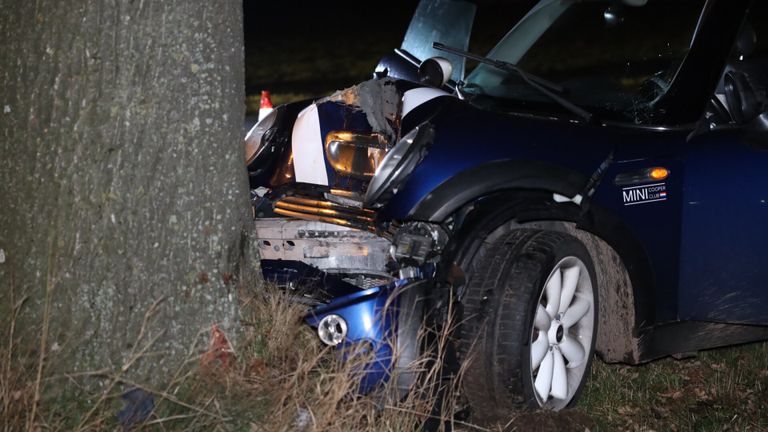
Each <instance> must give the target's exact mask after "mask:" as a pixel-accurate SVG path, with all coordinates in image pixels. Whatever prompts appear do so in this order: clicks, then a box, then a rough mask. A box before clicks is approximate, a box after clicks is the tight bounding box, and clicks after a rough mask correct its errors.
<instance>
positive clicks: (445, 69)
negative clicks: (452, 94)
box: [419, 57, 453, 88]
mask: <svg viewBox="0 0 768 432" xmlns="http://www.w3.org/2000/svg"><path fill="white" fill-rule="evenodd" d="M452 73H453V66H451V62H450V61H448V59H446V58H444V57H430V58H428V59H426V60H424V61H423V62H421V65H420V66H419V81H420V82H421V83H422V84H426V85H428V86H432V87H438V88H439V87H442V86H444V85H445V84H446V83H447V82H448V80H449V79H451V74H452Z"/></svg>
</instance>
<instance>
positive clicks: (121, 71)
mask: <svg viewBox="0 0 768 432" xmlns="http://www.w3.org/2000/svg"><path fill="white" fill-rule="evenodd" d="M0 9H2V11H3V13H2V14H0V44H2V55H0V83H1V84H2V91H1V92H0V140H1V142H0V154H1V155H2V156H0V157H1V158H2V159H1V160H0V249H1V251H0V261H2V263H0V290H2V291H0V293H2V295H1V296H0V313H2V320H3V322H4V323H6V324H7V322H6V317H9V316H10V315H9V313H10V310H11V308H12V304H11V302H12V301H13V302H17V301H19V300H20V299H22V298H23V296H28V297H27V300H26V302H25V303H24V305H23V307H22V308H21V315H20V317H19V318H18V319H17V320H16V323H15V327H16V336H17V338H18V339H19V340H21V342H22V346H21V348H19V349H23V348H25V347H26V348H28V349H30V350H33V351H27V352H28V353H31V357H32V358H33V359H34V365H35V367H37V366H38V365H39V364H42V365H43V367H42V368H41V372H42V376H43V377H45V376H50V375H55V374H59V373H63V372H78V371H95V370H102V369H107V370H110V371H117V372H119V371H121V368H125V369H127V371H126V372H125V376H127V377H131V379H132V380H140V381H141V382H143V383H148V384H150V385H159V384H160V383H164V382H167V381H168V380H169V379H170V377H171V376H172V375H173V373H174V371H176V368H177V367H179V365H180V364H181V363H182V362H183V361H184V359H185V358H186V356H187V354H188V352H189V351H190V347H191V346H193V344H195V343H197V344H198V348H197V349H193V350H192V352H193V353H197V354H199V353H200V350H201V349H203V348H205V345H203V346H202V347H201V346H200V345H199V344H201V343H202V344H207V343H208V340H209V338H210V334H211V328H212V325H214V324H216V325H217V326H218V327H219V328H220V329H222V330H223V331H224V332H225V333H226V334H227V335H228V336H230V338H231V336H232V333H233V332H234V331H235V330H236V328H237V324H238V322H237V320H238V315H237V298H236V297H237V296H236V294H237V293H236V289H237V287H238V286H239V284H242V283H245V282H246V280H245V279H246V278H247V276H248V273H247V271H246V269H247V268H249V266H247V265H245V262H244V260H245V258H246V255H247V254H246V252H247V241H248V233H249V223H250V208H249V204H248V184H247V177H246V171H245V167H244V161H243V159H244V156H243V145H242V142H243V134H242V128H243V115H244V108H243V101H244V94H243V81H244V78H243V42H242V38H243V29H242V3H241V2H240V1H238V0H218V1H216V0H215V1H210V0H168V1H166V0H164V1H146V0H76V1H61V0H37V1H29V2H27V1H17V0H0ZM153 305H154V306H153ZM145 318H147V319H145ZM6 330H7V329H6ZM41 354H42V355H41ZM40 359H42V360H43V361H42V363H41V362H40ZM134 360H135V361H134ZM126 365H129V367H128V366H126ZM38 379H39V378H38ZM43 381H44V382H45V380H43Z"/></svg>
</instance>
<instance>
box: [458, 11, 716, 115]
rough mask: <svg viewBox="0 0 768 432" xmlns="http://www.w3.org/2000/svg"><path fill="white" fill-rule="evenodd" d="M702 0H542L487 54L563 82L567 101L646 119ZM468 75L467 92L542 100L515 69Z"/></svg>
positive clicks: (683, 50)
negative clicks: (632, 1) (632, 2)
mask: <svg viewBox="0 0 768 432" xmlns="http://www.w3.org/2000/svg"><path fill="white" fill-rule="evenodd" d="M640 3H642V2H640ZM703 3H704V1H703V0H678V1H674V2H670V1H668V0H649V1H648V2H647V3H646V4H645V5H643V6H640V7H638V6H629V5H626V4H623V3H622V2H618V1H583V2H574V1H552V2H543V3H542V4H540V5H539V6H538V7H537V9H535V10H533V11H532V12H531V13H529V14H528V16H526V18H524V19H523V20H522V21H521V22H520V23H519V24H518V25H517V26H516V27H515V28H514V29H513V30H512V31H510V33H508V34H507V35H506V36H505V38H504V39H503V40H502V41H500V42H499V44H498V45H497V46H496V47H495V48H494V49H493V50H492V51H491V53H490V54H489V56H491V57H493V58H497V59H501V60H504V61H507V62H511V63H515V64H517V65H518V66H520V67H521V68H522V69H523V70H525V71H527V72H530V73H532V74H535V75H539V76H541V77H544V78H546V79H548V80H550V81H553V82H555V83H558V84H561V85H562V86H563V87H565V88H566V89H567V91H566V93H565V96H566V97H568V98H569V99H570V100H571V101H573V102H575V103H577V104H579V105H581V106H584V107H586V108H590V109H592V110H593V111H596V112H599V113H600V114H602V115H603V116H604V117H607V118H611V119H616V120H623V121H631V122H634V123H646V122H648V121H649V119H650V115H649V111H652V110H653V103H654V101H656V100H657V99H658V98H660V97H661V96H662V95H663V94H664V92H665V91H666V89H667V88H668V86H669V84H670V82H671V80H672V78H673V77H674V75H675V72H676V71H677V69H678V68H679V66H680V64H681V63H682V61H683V59H684V58H685V55H686V54H687V52H688V50H689V47H690V43H691V40H692V38H693V34H694V32H695V29H696V25H697V22H698V19H699V15H700V13H701V10H702V7H703ZM466 81H467V83H468V84H469V85H468V90H469V91H470V92H472V91H474V92H475V93H479V94H483V95H488V96H493V97H498V98H506V99H513V100H523V101H537V102H546V101H547V97H546V96H544V95H542V94H541V93H540V92H538V91H536V90H535V89H532V88H530V86H527V85H525V83H523V82H522V81H521V80H520V78H519V77H518V76H517V75H514V74H509V73H506V72H502V71H500V70H498V69H495V68H492V67H490V66H487V65H481V66H478V67H477V68H476V69H475V70H474V71H473V72H472V74H470V76H468V77H467V80H466ZM473 89H474V90H473Z"/></svg>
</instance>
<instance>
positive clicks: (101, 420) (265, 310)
mask: <svg viewBox="0 0 768 432" xmlns="http://www.w3.org/2000/svg"><path fill="white" fill-rule="evenodd" d="M11 295H13V293H11ZM14 300H16V303H15V305H16V307H15V308H14V312H13V313H12V314H11V315H10V316H9V317H8V321H7V323H6V324H8V327H7V329H9V331H8V335H7V336H8V338H7V339H6V341H5V342H4V343H3V347H2V364H0V366H1V369H0V370H2V377H3V380H2V388H0V393H1V395H0V396H2V402H3V405H2V406H3V411H2V416H1V417H2V421H3V430H8V431H10V430H76V431H86V430H115V429H118V430H119V429H121V428H122V426H121V425H120V423H119V422H118V420H117V416H116V414H117V413H118V412H119V411H120V410H121V409H122V408H123V406H124V402H123V401H122V400H121V395H122V394H123V393H124V392H125V391H126V390H128V389H131V388H140V389H142V390H144V391H145V392H147V393H148V394H151V395H152V396H153V397H154V403H155V407H154V410H153V412H152V414H151V415H150V416H149V417H148V418H146V419H145V420H144V421H143V423H142V424H140V425H135V429H137V430H138V429H140V430H159V431H165V430H193V431H194V430H200V431H203V430H204V431H210V430H222V431H224V430H252V431H306V432H310V431H353V430H354V431H413V430H416V429H417V428H418V425H420V424H422V423H423V422H424V421H425V420H427V419H429V418H431V416H434V415H435V413H438V414H436V415H437V416H438V417H437V421H436V424H442V423H446V424H451V422H452V423H453V427H454V430H482V429H479V428H473V427H471V426H469V425H462V423H461V422H459V421H457V420H455V419H454V418H453V417H454V416H453V413H454V411H455V410H456V409H457V405H456V403H455V399H456V398H455V397H454V393H455V390H456V388H455V387H454V386H456V385H458V380H446V379H444V378H443V377H442V374H441V369H440V365H441V364H442V359H441V356H442V355H443V354H444V353H445V350H446V348H447V346H448V343H449V340H448V332H447V331H444V332H439V333H437V334H436V336H434V333H433V339H434V346H435V349H434V350H431V351H430V355H425V356H423V357H422V358H419V359H418V360H417V361H416V362H414V364H413V368H414V369H415V370H418V371H419V372H420V377H421V378H420V379H419V380H418V381H417V384H416V389H415V391H413V392H411V393H410V394H409V395H408V396H405V397H404V398H400V397H399V393H398V391H397V389H396V388H395V387H394V385H387V386H384V387H383V388H381V389H380V390H377V391H375V392H374V393H372V394H369V395H366V396H362V395H359V394H357V391H356V389H357V388H358V386H359V385H360V380H361V378H362V374H361V371H362V370H363V366H364V365H365V364H366V362H368V361H369V360H370V357H369V355H368V354H366V353H364V352H362V351H355V349H354V348H350V349H348V350H347V351H345V352H344V353H343V354H342V351H340V350H337V349H334V348H329V347H326V346H324V345H323V344H322V343H321V342H320V341H319V339H318V338H317V336H316V334H315V333H314V331H313V330H312V329H310V328H308V327H307V326H306V325H305V324H304V323H303V320H302V318H303V316H304V314H305V313H306V310H305V308H304V307H303V306H301V305H299V304H296V303H294V302H292V301H291V300H290V299H289V298H288V297H286V296H285V295H283V294H282V293H281V292H280V291H278V290H275V289H268V290H266V291H265V292H263V293H259V294H258V295H255V296H254V297H253V298H252V299H250V300H249V301H247V302H246V303H245V305H244V310H245V311H248V317H247V319H245V320H244V325H245V327H246V329H247V331H246V333H247V334H248V336H247V338H246V339H245V340H243V341H241V342H240V343H239V344H238V345H237V346H236V347H235V351H236V353H237V357H236V358H235V359H232V360H234V361H232V362H224V363H222V362H213V363H211V362H202V363H201V359H204V358H205V355H206V353H205V352H204V350H203V349H201V347H199V346H191V347H190V350H189V355H188V358H187V361H186V362H185V366H184V367H182V368H180V369H179V370H178V371H177V373H176V374H174V376H173V377H171V380H170V383H169V385H168V386H167V387H165V388H161V389H156V388H148V387H146V386H143V385H141V384H140V383H136V382H132V381H131V380H130V379H128V378H126V377H127V376H128V374H127V372H128V371H129V370H130V368H131V367H132V365H133V364H134V363H135V362H136V361H137V360H138V359H140V358H142V356H144V354H145V353H146V352H147V351H148V350H149V348H150V347H151V346H152V344H153V342H154V340H153V339H148V338H146V337H145V336H144V335H143V334H139V335H138V336H137V338H136V343H135V344H134V346H135V347H137V348H136V351H135V352H134V353H133V355H132V356H130V358H129V359H128V360H127V361H126V363H125V364H124V365H123V366H122V367H121V368H120V369H118V370H114V371H110V370H101V371H92V372H86V373H78V374H69V375H66V376H57V377H45V374H44V373H41V374H39V375H40V376H41V378H40V379H39V380H38V379H37V375H38V373H37V372H38V370H41V367H36V366H39V364H40V361H41V360H40V357H39V356H30V357H29V358H22V356H21V352H20V350H18V346H19V345H18V342H19V341H18V340H17V339H15V337H16V336H15V334H14V326H15V322H16V317H17V316H18V314H19V313H20V311H21V310H22V307H23V299H18V300H17V299H14ZM153 310H154V308H152V309H151V310H149V311H147V313H146V314H145V320H144V322H145V323H148V322H149V321H150V320H152V319H153V317H154V313H153ZM24 365H26V367H25V366H24ZM29 366H32V367H29ZM42 369H44V367H42ZM95 379H97V380H100V382H103V383H105V384H104V386H103V387H102V391H100V392H98V393H94V392H93V391H92V390H88V389H89V388H92V387H89V386H88V385H87V383H88V382H89V380H95ZM395 380H396V376H393V377H392V379H391V380H390V382H394V381H395ZM446 383H449V384H446ZM52 388H58V389H59V390H61V389H62V388H63V389H65V390H64V391H58V392H57V394H58V396H56V397H55V398H53V397H48V396H47V395H46V392H45V391H46V389H52ZM62 395H63V396H62ZM35 401H36V402H35ZM436 404H437V406H439V407H436ZM31 413H34V416H33V415H32V414H31ZM440 428H441V429H442V427H440Z"/></svg>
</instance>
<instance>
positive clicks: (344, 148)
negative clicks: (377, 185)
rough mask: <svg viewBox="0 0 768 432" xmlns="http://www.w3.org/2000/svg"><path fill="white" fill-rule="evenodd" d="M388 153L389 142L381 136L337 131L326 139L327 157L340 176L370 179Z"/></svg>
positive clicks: (330, 133) (329, 134)
mask: <svg viewBox="0 0 768 432" xmlns="http://www.w3.org/2000/svg"><path fill="white" fill-rule="evenodd" d="M386 153H387V140H386V138H384V136H382V135H380V134H358V133H353V132H347V131H335V132H329V133H328V135H327V136H326V137H325V156H326V157H327V158H328V162H330V164H331V166H332V167H333V169H334V170H336V172H338V173H340V174H344V175H348V176H354V177H359V178H364V179H369V178H371V177H373V174H374V173H375V172H376V168H378V166H379V164H380V163H381V160H382V159H384V155H385V154H386Z"/></svg>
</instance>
